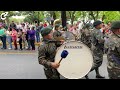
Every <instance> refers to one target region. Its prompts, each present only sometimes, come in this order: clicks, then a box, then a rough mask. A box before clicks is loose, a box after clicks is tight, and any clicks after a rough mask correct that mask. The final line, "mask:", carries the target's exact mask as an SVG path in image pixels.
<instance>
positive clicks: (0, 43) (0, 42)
mask: <svg viewBox="0 0 120 90" xmlns="http://www.w3.org/2000/svg"><path fill="white" fill-rule="evenodd" d="M40 43H41V42H40ZM40 43H37V42H35V45H37V46H39V45H40ZM1 45H2V41H0V46H1ZM7 45H8V42H7ZM12 45H13V42H12ZM17 45H19V43H17Z"/></svg>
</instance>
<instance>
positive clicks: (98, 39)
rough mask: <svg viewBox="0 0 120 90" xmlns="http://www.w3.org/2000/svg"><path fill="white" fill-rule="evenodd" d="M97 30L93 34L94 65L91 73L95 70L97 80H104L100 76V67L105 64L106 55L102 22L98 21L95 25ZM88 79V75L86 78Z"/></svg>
mask: <svg viewBox="0 0 120 90" xmlns="http://www.w3.org/2000/svg"><path fill="white" fill-rule="evenodd" d="M93 26H94V27H95V29H94V30H93V32H92V51H93V59H94V61H93V62H94V64H93V67H92V69H91V71H93V70H95V72H96V78H104V77H103V76H101V75H100V74H99V67H100V66H101V64H102V62H103V54H104V36H103V33H102V32H101V31H100V29H101V28H102V22H101V21H99V20H97V21H95V22H94V23H93ZM85 77H86V78H87V75H86V76H85Z"/></svg>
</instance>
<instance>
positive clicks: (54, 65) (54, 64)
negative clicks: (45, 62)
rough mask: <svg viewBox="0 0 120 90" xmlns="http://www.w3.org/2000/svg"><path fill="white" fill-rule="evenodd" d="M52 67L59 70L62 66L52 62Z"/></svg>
mask: <svg viewBox="0 0 120 90" xmlns="http://www.w3.org/2000/svg"><path fill="white" fill-rule="evenodd" d="M51 66H52V67H53V68H55V69H57V68H58V67H59V66H60V64H59V63H58V62H51Z"/></svg>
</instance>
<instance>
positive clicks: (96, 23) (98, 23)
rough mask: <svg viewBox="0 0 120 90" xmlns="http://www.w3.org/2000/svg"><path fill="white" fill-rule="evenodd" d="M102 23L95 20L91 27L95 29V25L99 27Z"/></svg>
mask: <svg viewBox="0 0 120 90" xmlns="http://www.w3.org/2000/svg"><path fill="white" fill-rule="evenodd" d="M101 23H102V22H101V21H100V20H97V21H95V22H94V23H93V26H94V27H96V26H97V25H100V24H101Z"/></svg>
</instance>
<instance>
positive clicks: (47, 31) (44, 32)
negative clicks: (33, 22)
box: [41, 27, 52, 36]
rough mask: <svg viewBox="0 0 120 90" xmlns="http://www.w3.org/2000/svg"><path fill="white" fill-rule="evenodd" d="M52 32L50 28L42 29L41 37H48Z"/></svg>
mask: <svg viewBox="0 0 120 90" xmlns="http://www.w3.org/2000/svg"><path fill="white" fill-rule="evenodd" d="M51 31H52V28H49V27H45V28H42V29H41V35H42V36H46V35H48V34H49V33H50V32H51Z"/></svg>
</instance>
